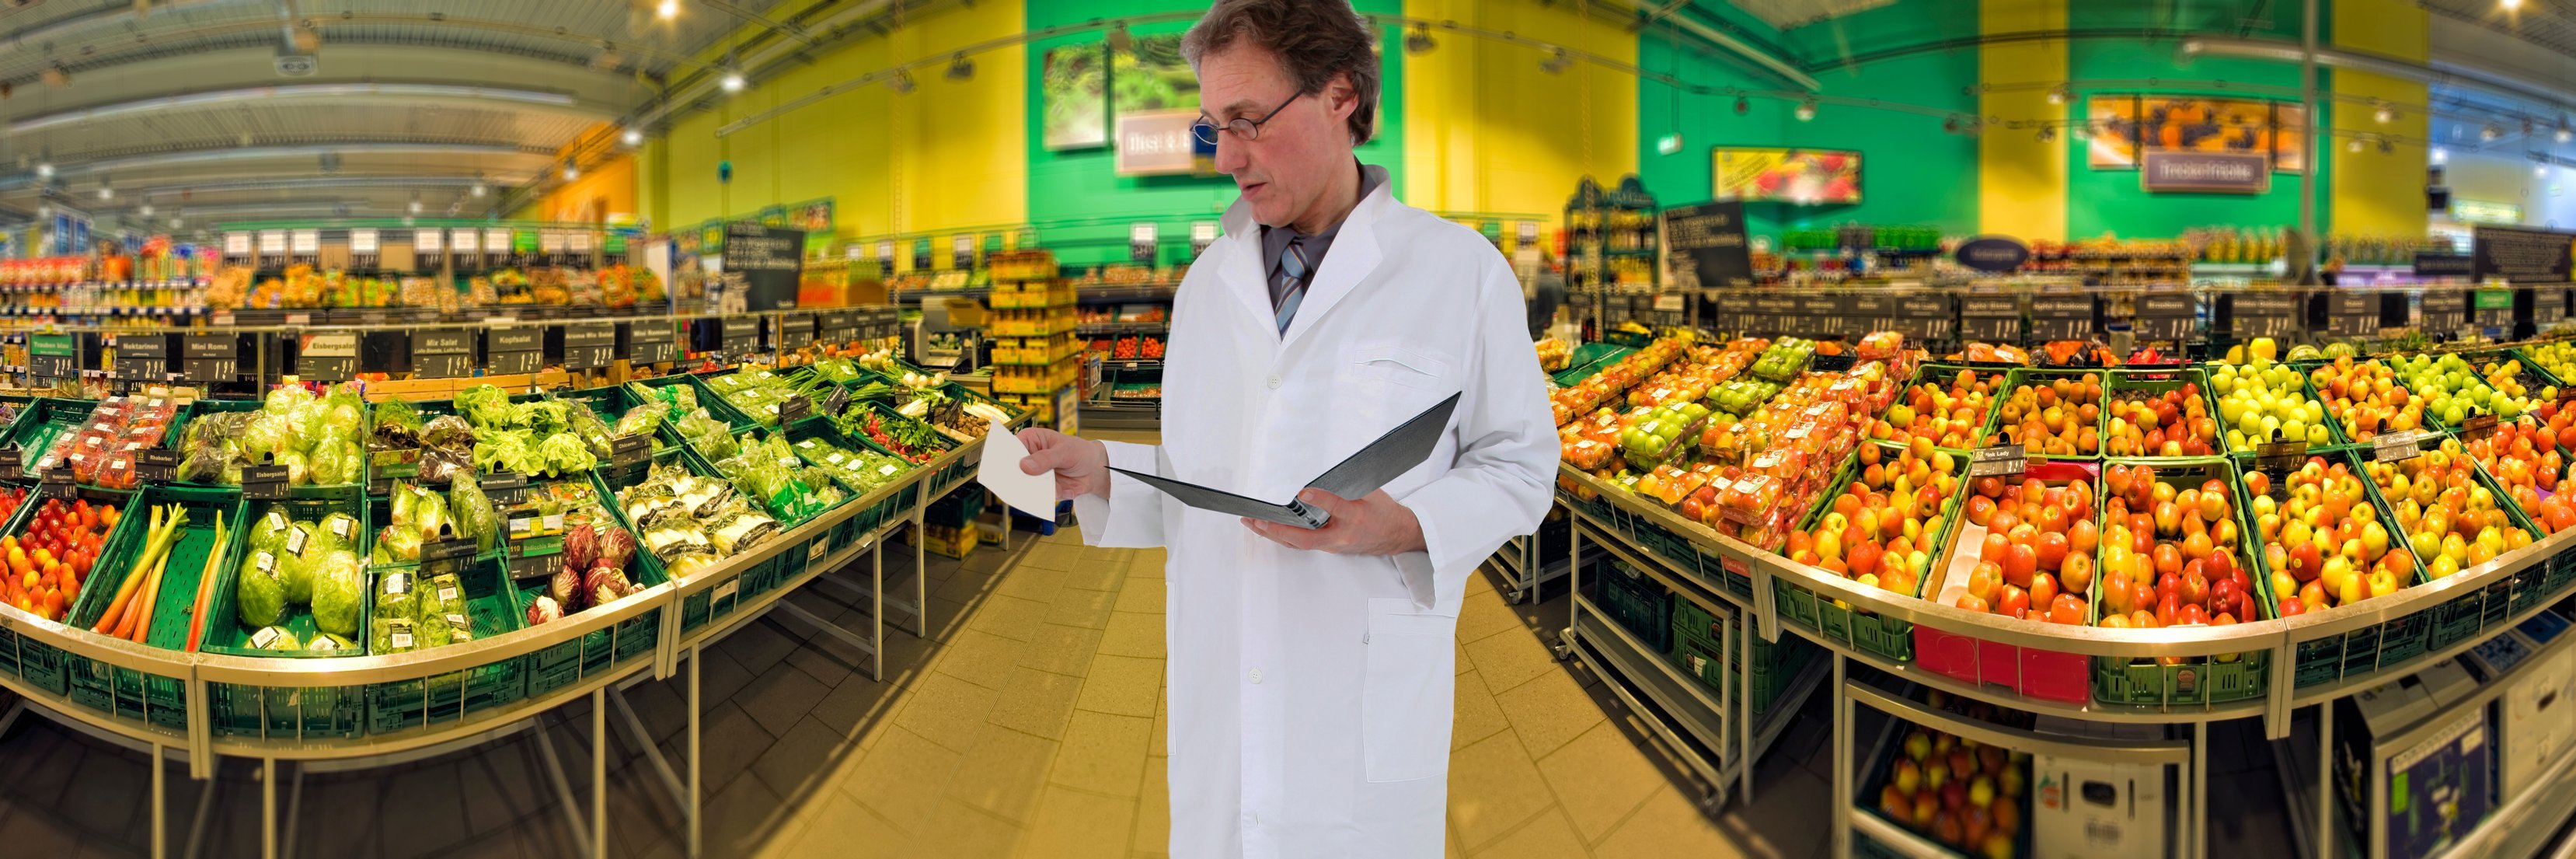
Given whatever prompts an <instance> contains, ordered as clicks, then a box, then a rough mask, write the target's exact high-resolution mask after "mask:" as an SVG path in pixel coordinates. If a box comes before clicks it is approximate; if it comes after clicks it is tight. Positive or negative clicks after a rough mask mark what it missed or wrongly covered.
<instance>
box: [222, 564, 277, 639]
mask: <svg viewBox="0 0 2576 859" xmlns="http://www.w3.org/2000/svg"><path fill="white" fill-rule="evenodd" d="M233 580H234V584H233V612H234V614H236V615H238V616H239V617H240V619H241V625H243V626H249V627H261V626H271V625H274V624H276V623H277V618H278V616H279V615H282V614H285V613H286V586H285V585H283V584H279V583H278V581H277V556H276V555H274V554H271V553H270V552H268V551H266V550H254V551H252V552H251V553H250V554H249V555H246V556H244V557H243V558H242V568H241V570H240V572H238V573H236V574H235V575H234V576H233Z"/></svg>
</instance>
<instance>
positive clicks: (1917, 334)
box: [1896, 295, 1957, 340]
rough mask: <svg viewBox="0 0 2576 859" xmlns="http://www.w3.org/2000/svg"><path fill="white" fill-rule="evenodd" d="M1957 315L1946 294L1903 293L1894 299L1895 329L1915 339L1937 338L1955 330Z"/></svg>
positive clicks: (1944, 336)
mask: <svg viewBox="0 0 2576 859" xmlns="http://www.w3.org/2000/svg"><path fill="white" fill-rule="evenodd" d="M1955 325H1957V317H1956V316H1955V315H1954V314H1953V312H1952V309H1951V303H1950V297H1949V296H1946V295H1905V296H1898V297H1897V299H1896V330H1898V331H1901V332H1904V333H1905V336H1907V337H1911V338H1914V339H1916V340H1939V339H1943V338H1946V337H1949V336H1950V335H1951V333H1952V332H1953V331H1954V330H1955V328H1954V326H1955Z"/></svg>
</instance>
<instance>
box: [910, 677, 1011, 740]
mask: <svg viewBox="0 0 2576 859" xmlns="http://www.w3.org/2000/svg"><path fill="white" fill-rule="evenodd" d="M997 695H998V693H996V692H994V691H993V690H991V689H986V688H984V687H982V686H977V685H975V684H973V683H969V682H966V681H965V680H961V679H958V678H956V677H952V676H949V675H946V674H934V675H931V676H930V677H926V678H923V679H922V681H921V684H920V685H919V686H918V687H917V688H915V689H914V690H913V691H912V694H911V695H909V696H907V697H908V698H909V699H910V700H907V701H905V702H904V703H903V710H902V711H900V712H898V713H896V714H895V717H894V723H895V724H897V725H901V726H903V727H905V728H909V729H911V730H912V732H913V733H916V734H920V735H921V736H922V737H923V738H925V739H928V740H930V741H931V742H934V743H938V744H940V745H942V746H945V747H947V748H948V749H950V750H951V751H960V752H963V751H967V750H969V749H972V748H974V747H975V741H976V740H977V739H979V738H980V737H981V735H982V734H983V733H984V730H985V723H984V720H985V719H986V718H988V717H990V716H991V715H992V713H993V703H994V701H995V700H997Z"/></svg>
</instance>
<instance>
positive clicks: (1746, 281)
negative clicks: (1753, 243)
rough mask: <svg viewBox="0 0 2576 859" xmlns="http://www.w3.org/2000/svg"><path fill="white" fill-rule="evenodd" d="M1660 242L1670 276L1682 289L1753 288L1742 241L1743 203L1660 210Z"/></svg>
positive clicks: (1748, 254)
mask: <svg viewBox="0 0 2576 859" xmlns="http://www.w3.org/2000/svg"><path fill="white" fill-rule="evenodd" d="M1664 241H1665V246H1666V247H1667V248H1668V249H1670V250H1671V251H1672V253H1671V254H1670V257H1671V259H1672V261H1673V273H1674V276H1675V277H1676V278H1677V279H1679V281H1680V282H1681V283H1683V284H1684V285H1685V286H1687V285H1689V284H1691V283H1692V282H1693V279H1694V278H1696V283H1697V284H1698V285H1699V286H1701V287H1747V286H1752V285H1753V255H1752V253H1751V251H1750V248H1749V247H1748V246H1747V244H1746V241H1745V238H1744V203H1743V201H1740V200H1730V201H1727V202H1722V203H1704V204H1701V205H1697V206H1675V207H1673V208H1670V209H1665V210H1664Z"/></svg>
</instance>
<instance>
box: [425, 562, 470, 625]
mask: <svg viewBox="0 0 2576 859" xmlns="http://www.w3.org/2000/svg"><path fill="white" fill-rule="evenodd" d="M419 602H420V609H419V614H418V617H419V618H420V620H421V622H422V623H428V622H429V621H431V620H433V619H437V618H444V617H446V616H448V615H451V614H464V613H465V585H464V584H463V583H461V582H459V581H457V579H456V574H455V573H440V574H438V575H435V576H431V577H429V581H428V583H426V584H424V585H422V586H421V589H420V600H419Z"/></svg>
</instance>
